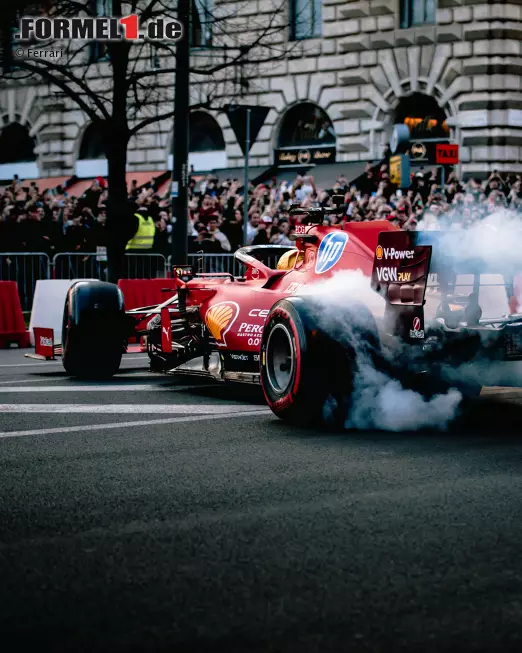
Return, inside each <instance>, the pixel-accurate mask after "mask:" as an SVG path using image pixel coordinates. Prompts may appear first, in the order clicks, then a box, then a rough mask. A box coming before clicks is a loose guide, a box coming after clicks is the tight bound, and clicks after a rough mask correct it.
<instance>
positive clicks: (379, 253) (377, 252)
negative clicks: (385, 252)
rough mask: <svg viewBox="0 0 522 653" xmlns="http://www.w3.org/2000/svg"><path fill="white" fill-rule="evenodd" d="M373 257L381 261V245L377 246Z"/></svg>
mask: <svg viewBox="0 0 522 653" xmlns="http://www.w3.org/2000/svg"><path fill="white" fill-rule="evenodd" d="M375 256H376V257H377V258H378V259H379V261H380V260H381V259H382V247H381V245H377V249H376V250H375Z"/></svg>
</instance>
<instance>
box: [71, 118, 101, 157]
mask: <svg viewBox="0 0 522 653" xmlns="http://www.w3.org/2000/svg"><path fill="white" fill-rule="evenodd" d="M104 141H105V139H104V137H103V130H102V128H101V125H100V124H99V123H96V122H93V123H91V124H90V125H89V126H88V127H87V129H86V130H85V132H84V134H83V138H82V142H81V145H80V156H79V157H78V158H79V159H104V158H105V146H104Z"/></svg>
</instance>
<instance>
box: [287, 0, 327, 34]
mask: <svg viewBox="0 0 522 653" xmlns="http://www.w3.org/2000/svg"><path fill="white" fill-rule="evenodd" d="M321 9H322V6H321V0H290V40H291V41H300V40H301V39H312V38H315V37H319V36H321V27H322V18H321Z"/></svg>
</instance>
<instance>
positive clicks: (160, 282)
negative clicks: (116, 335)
mask: <svg viewBox="0 0 522 653" xmlns="http://www.w3.org/2000/svg"><path fill="white" fill-rule="evenodd" d="M118 286H119V288H120V290H121V291H122V293H123V297H124V298H125V310H129V309H131V308H140V307H142V306H153V305H155V304H162V303H163V302H164V301H166V300H167V299H168V298H169V297H170V296H171V295H170V294H169V293H167V292H162V289H163V288H171V289H172V291H173V292H172V294H174V292H175V291H176V289H177V286H176V282H175V279H120V280H119V281H118ZM147 322H148V320H142V321H141V322H140V323H139V324H138V328H140V329H143V328H145V326H146V324H147ZM134 341H135V339H134V338H132V339H129V342H134Z"/></svg>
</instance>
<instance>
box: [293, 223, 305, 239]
mask: <svg viewBox="0 0 522 653" xmlns="http://www.w3.org/2000/svg"><path fill="white" fill-rule="evenodd" d="M294 233H295V235H296V236H302V235H303V234H305V233H306V225H304V224H296V225H295V232H294Z"/></svg>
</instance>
